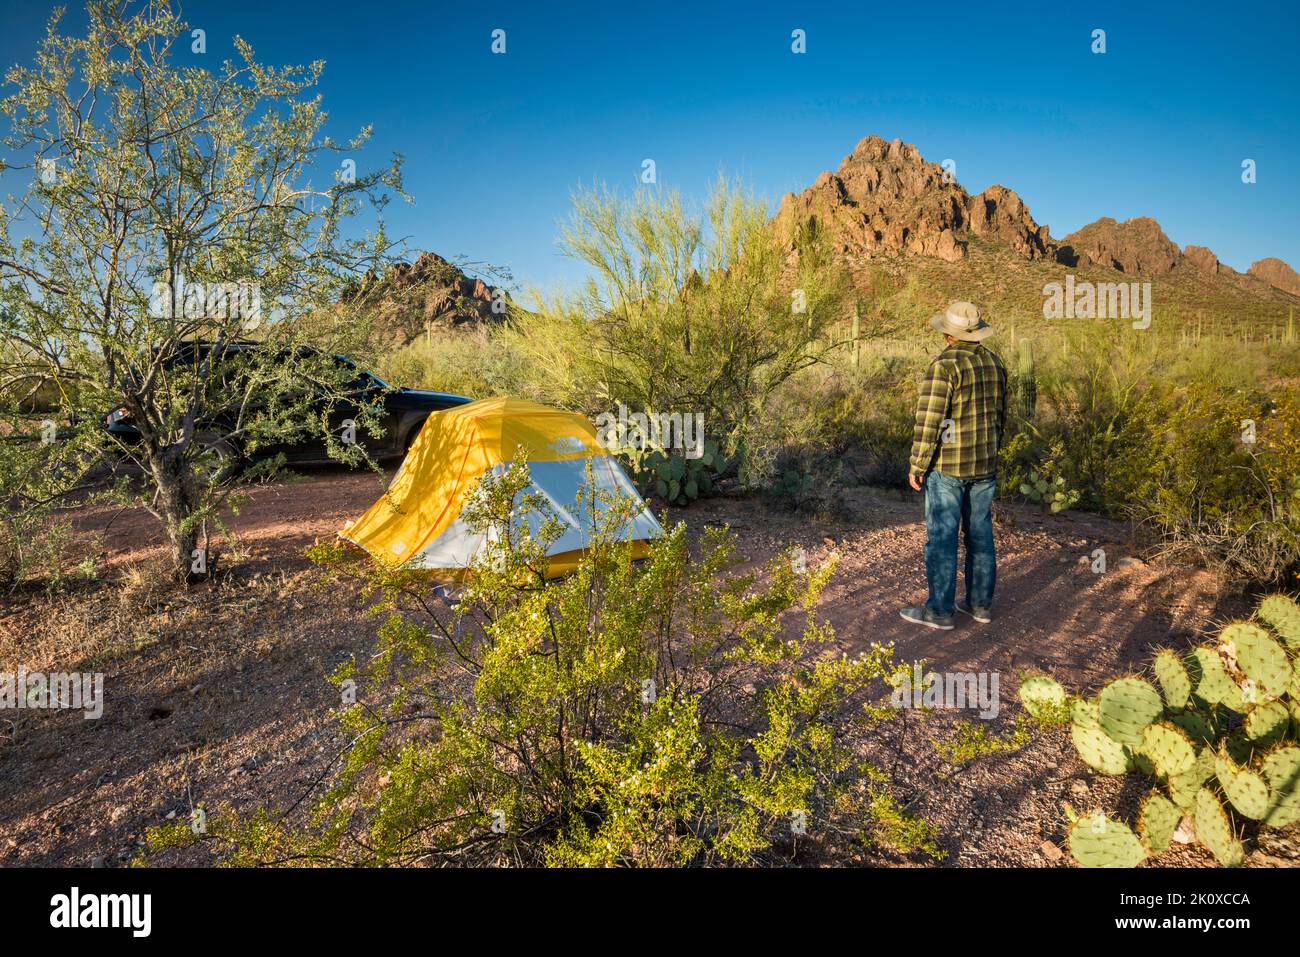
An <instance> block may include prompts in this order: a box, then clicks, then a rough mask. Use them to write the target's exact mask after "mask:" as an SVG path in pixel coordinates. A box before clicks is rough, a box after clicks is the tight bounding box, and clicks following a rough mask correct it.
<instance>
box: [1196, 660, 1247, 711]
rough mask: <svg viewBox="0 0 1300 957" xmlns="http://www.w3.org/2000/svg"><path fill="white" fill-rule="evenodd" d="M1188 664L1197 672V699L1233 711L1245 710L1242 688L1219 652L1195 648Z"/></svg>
mask: <svg viewBox="0 0 1300 957" xmlns="http://www.w3.org/2000/svg"><path fill="white" fill-rule="evenodd" d="M1188 664H1189V665H1190V666H1191V669H1192V671H1193V672H1195V679H1196V691H1195V694H1196V697H1198V698H1200V699H1201V700H1202V701H1204V702H1206V703H1207V704H1221V705H1223V706H1224V707H1225V708H1231V709H1232V710H1233V711H1241V710H1243V709H1244V708H1245V706H1246V703H1245V699H1244V698H1243V696H1242V693H1241V687H1240V686H1239V685H1238V684H1237V683H1236V682H1235V681H1233V680H1232V676H1231V675H1229V674H1228V670H1227V669H1226V668H1225V667H1224V666H1223V659H1222V658H1220V657H1219V653H1218V652H1217V651H1215V650H1214V649H1213V648H1209V647H1206V646H1204V645H1202V646H1200V647H1198V648H1193V649H1192V653H1191V657H1190V658H1189V659H1188Z"/></svg>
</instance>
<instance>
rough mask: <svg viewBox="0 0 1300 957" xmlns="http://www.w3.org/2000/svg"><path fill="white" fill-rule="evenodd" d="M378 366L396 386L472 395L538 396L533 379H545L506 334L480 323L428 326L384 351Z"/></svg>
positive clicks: (535, 381) (378, 369)
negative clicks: (431, 328) (442, 327)
mask: <svg viewBox="0 0 1300 957" xmlns="http://www.w3.org/2000/svg"><path fill="white" fill-rule="evenodd" d="M376 371H377V372H378V373H379V375H380V377H381V378H382V379H384V380H385V381H386V382H388V383H390V384H391V385H394V386H405V387H407V388H412V389H433V390H436V391H439V392H453V393H456V394H458V395H465V396H469V397H470V398H471V399H486V398H491V397H493V396H501V395H511V396H516V397H524V398H540V397H541V392H542V390H541V388H540V387H539V386H538V384H537V383H539V382H541V381H543V380H544V376H542V375H539V374H537V372H536V370H534V369H533V368H532V367H531V366H530V365H529V364H528V362H527V361H526V359H525V357H523V356H521V355H519V353H518V352H517V351H516V350H515V349H513V348H512V347H511V344H510V342H509V341H508V339H507V338H506V337H504V336H501V335H499V334H496V333H495V332H494V331H493V330H491V329H489V328H487V327H486V326H483V325H479V326H468V325H466V326H459V327H455V328H447V329H435V330H429V331H427V332H426V333H424V334H422V335H420V336H417V337H416V338H415V339H414V340H412V341H411V342H410V343H408V344H407V345H405V346H402V347H401V348H398V349H394V350H392V351H390V352H388V353H386V354H384V355H383V356H382V357H381V358H380V360H379V363H378V368H377V370H376Z"/></svg>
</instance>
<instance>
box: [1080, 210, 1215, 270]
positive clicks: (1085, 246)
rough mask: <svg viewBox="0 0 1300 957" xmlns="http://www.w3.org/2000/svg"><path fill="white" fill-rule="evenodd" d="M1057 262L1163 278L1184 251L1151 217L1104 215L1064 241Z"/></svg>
mask: <svg viewBox="0 0 1300 957" xmlns="http://www.w3.org/2000/svg"><path fill="white" fill-rule="evenodd" d="M1207 252H1208V250H1207ZM1057 259H1059V260H1060V261H1061V262H1063V263H1065V264H1066V265H1068V266H1094V265H1095V266H1106V267H1108V268H1110V269H1116V270H1118V271H1119V272H1122V273H1127V274H1129V275H1144V276H1160V275H1164V274H1165V273H1168V272H1171V271H1172V270H1173V268H1174V267H1175V266H1177V265H1178V264H1179V263H1180V262H1181V261H1182V250H1180V249H1179V248H1178V244H1177V243H1175V242H1174V241H1173V240H1171V239H1170V238H1169V237H1168V236H1166V235H1165V233H1164V230H1162V229H1161V228H1160V224H1159V223H1157V222H1156V221H1155V220H1154V219H1151V218H1150V217H1148V216H1138V217H1136V218H1134V219H1128V220H1125V221H1124V222H1122V223H1118V222H1116V221H1115V220H1113V219H1111V218H1110V217H1109V216H1103V217H1102V218H1101V219H1099V220H1097V221H1096V222H1095V223H1089V224H1088V225H1087V226H1084V227H1083V228H1082V229H1080V230H1078V231H1077V232H1073V233H1071V234H1070V235H1068V236H1066V237H1065V238H1064V239H1063V240H1061V244H1060V248H1059V249H1058V251H1057Z"/></svg>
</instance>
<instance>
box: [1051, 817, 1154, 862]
mask: <svg viewBox="0 0 1300 957" xmlns="http://www.w3.org/2000/svg"><path fill="white" fill-rule="evenodd" d="M1066 841H1067V843H1068V844H1069V847H1070V853H1071V854H1073V855H1074V859H1075V860H1076V861H1078V862H1079V863H1080V864H1082V865H1083V866H1084V867H1137V866H1138V865H1139V864H1141V863H1142V862H1143V861H1144V860H1146V858H1147V849H1146V847H1144V846H1143V844H1142V842H1141V841H1140V840H1138V836H1137V835H1136V834H1134V833H1133V831H1132V830H1131V829H1130V828H1129V826H1128V825H1127V824H1124V823H1122V822H1121V821H1117V820H1115V819H1114V818H1112V817H1107V816H1106V815H1105V814H1102V813H1101V812H1100V811H1097V812H1094V813H1092V814H1089V815H1087V816H1086V817H1081V818H1079V820H1078V821H1076V822H1075V824H1074V826H1073V827H1071V828H1070V833H1069V836H1068V837H1067V838H1066Z"/></svg>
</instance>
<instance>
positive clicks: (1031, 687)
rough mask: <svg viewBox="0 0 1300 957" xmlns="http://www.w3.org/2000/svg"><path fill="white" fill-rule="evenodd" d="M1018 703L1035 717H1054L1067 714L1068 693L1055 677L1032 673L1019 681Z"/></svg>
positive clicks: (1046, 718) (1045, 718) (1047, 718)
mask: <svg viewBox="0 0 1300 957" xmlns="http://www.w3.org/2000/svg"><path fill="white" fill-rule="evenodd" d="M1019 695H1020V703H1021V704H1023V705H1024V706H1025V710H1026V711H1028V712H1029V713H1030V714H1032V715H1033V716H1034V717H1035V718H1040V719H1044V720H1050V719H1054V718H1056V717H1057V716H1059V715H1061V714H1068V709H1069V695H1067V694H1066V693H1065V688H1063V687H1061V683H1060V682H1059V681H1057V680H1056V679H1055V678H1049V677H1048V676H1047V675H1033V676H1032V677H1029V678H1026V679H1025V680H1024V681H1022V682H1021V683H1020V692H1019Z"/></svg>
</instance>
